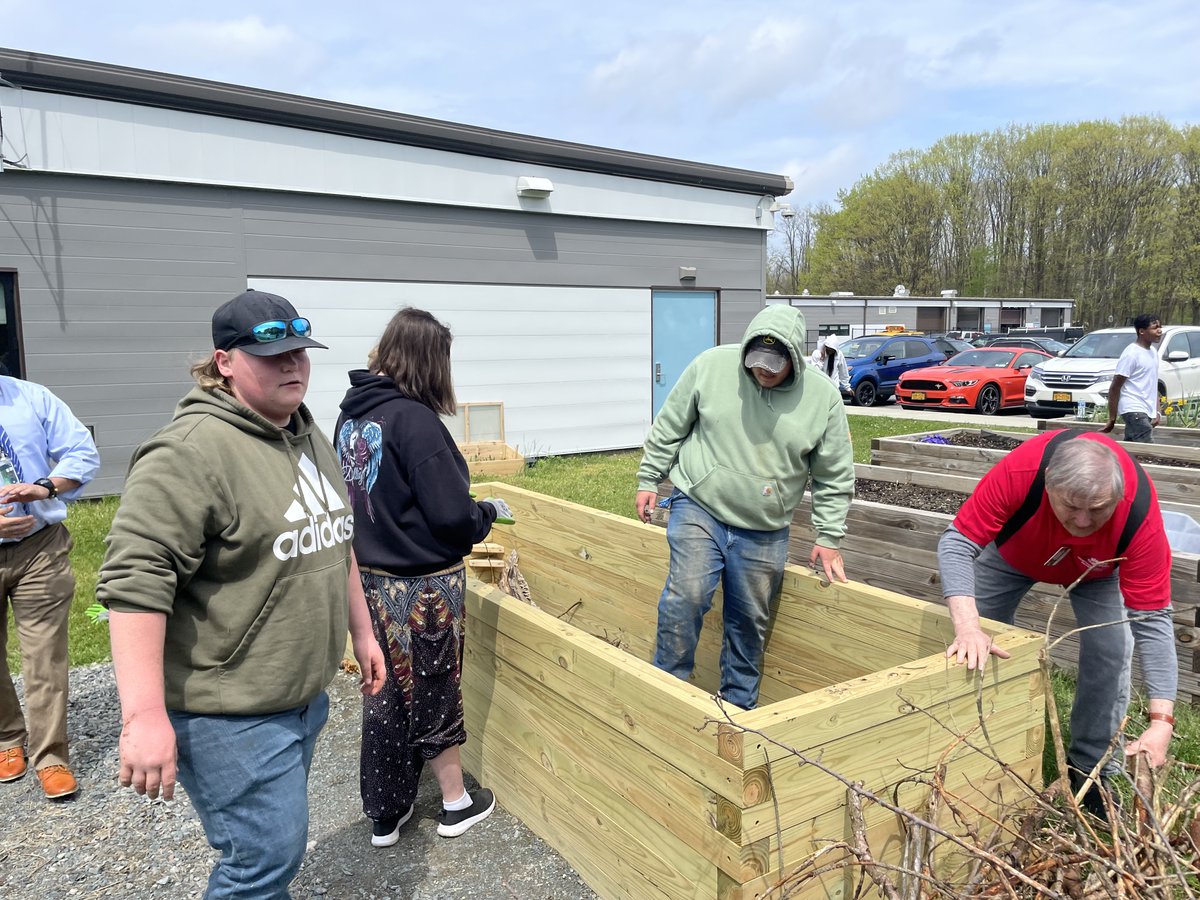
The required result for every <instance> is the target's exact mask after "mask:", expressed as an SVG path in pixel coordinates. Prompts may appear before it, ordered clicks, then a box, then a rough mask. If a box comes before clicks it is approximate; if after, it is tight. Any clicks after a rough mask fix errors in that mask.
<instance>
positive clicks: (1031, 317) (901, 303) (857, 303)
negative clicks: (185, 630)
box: [767, 286, 1075, 349]
mask: <svg viewBox="0 0 1200 900" xmlns="http://www.w3.org/2000/svg"><path fill="white" fill-rule="evenodd" d="M901 287H902V286H900V287H897V291H896V293H894V294H889V295H886V296H873V295H866V294H854V293H851V292H849V291H842V292H838V293H833V294H821V295H817V294H800V295H790V294H789V295H782V294H774V295H772V296H770V297H768V298H767V303H769V304H773V303H786V304H790V305H791V306H794V307H796V308H797V309H799V310H800V311H801V312H803V313H804V317H805V320H806V322H807V324H808V342H809V346H810V349H811V348H813V347H815V346H816V342H817V338H818V337H819V336H820V335H822V334H837V335H842V336H850V337H858V336H860V335H864V334H877V333H879V332H882V331H884V330H886V329H887V328H888V327H889V326H891V327H893V328H894V327H896V326H903V328H904V329H906V330H909V331H921V332H925V333H927V334H936V333H941V332H945V331H977V332H982V333H985V334H987V333H990V334H1004V333H1005V332H1007V331H1009V330H1010V329H1012V328H1058V327H1061V326H1064V325H1070V324H1072V315H1073V314H1074V311H1075V301H1074V300H1071V299H1066V298H1036V297H960V296H959V295H958V291H956V290H953V289H947V290H945V291H942V293H941V295H940V296H937V297H919V296H915V295H912V294H909V293H908V292H907V291H902V290H901Z"/></svg>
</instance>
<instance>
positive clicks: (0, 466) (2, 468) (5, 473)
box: [0, 450, 17, 485]
mask: <svg viewBox="0 0 1200 900" xmlns="http://www.w3.org/2000/svg"><path fill="white" fill-rule="evenodd" d="M16 483H17V470H16V469H15V468H14V467H13V464H12V460H11V459H9V458H8V454H7V453H5V452H4V451H3V450H0V484H5V485H9V484H16Z"/></svg>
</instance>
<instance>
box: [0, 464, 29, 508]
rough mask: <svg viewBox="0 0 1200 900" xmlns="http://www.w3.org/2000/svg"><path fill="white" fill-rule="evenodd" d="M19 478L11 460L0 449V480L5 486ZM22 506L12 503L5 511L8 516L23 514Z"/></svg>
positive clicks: (14, 482)
mask: <svg viewBox="0 0 1200 900" xmlns="http://www.w3.org/2000/svg"><path fill="white" fill-rule="evenodd" d="M19 480H20V479H18V478H17V469H16V467H15V466H14V465H13V464H12V460H11V459H9V458H8V454H7V453H5V452H4V451H3V450H0V482H3V484H4V485H5V486H7V485H10V484H16V483H17V482H18V481H19ZM0 505H3V504H0ZM22 506H23V505H22V504H20V503H14V504H12V509H10V510H9V511H8V512H7V513H6V515H10V516H23V515H25V510H24V509H23V508H22Z"/></svg>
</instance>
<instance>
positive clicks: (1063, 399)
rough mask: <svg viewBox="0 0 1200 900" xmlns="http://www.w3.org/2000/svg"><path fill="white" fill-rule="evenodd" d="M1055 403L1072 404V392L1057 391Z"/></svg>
mask: <svg viewBox="0 0 1200 900" xmlns="http://www.w3.org/2000/svg"><path fill="white" fill-rule="evenodd" d="M1054 401H1055V402H1056V403H1070V402H1071V392H1070V391H1055V392H1054Z"/></svg>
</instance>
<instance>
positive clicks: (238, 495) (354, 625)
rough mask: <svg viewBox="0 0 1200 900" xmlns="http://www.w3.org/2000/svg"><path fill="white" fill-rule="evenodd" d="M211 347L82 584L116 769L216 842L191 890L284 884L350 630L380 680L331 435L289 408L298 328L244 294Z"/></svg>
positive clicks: (277, 892)
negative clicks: (90, 596) (99, 645)
mask: <svg viewBox="0 0 1200 900" xmlns="http://www.w3.org/2000/svg"><path fill="white" fill-rule="evenodd" d="M212 330H213V345H214V347H215V348H216V349H214V351H213V353H212V356H211V357H210V358H209V359H208V360H206V361H205V362H203V363H200V364H199V365H197V366H195V367H194V368H193V370H192V372H193V375H194V376H195V377H196V379H197V381H198V382H199V386H198V387H196V388H194V389H193V390H192V391H191V392H190V393H189V394H188V395H187V396H185V397H184V398H183V400H182V401H181V402H180V403H179V406H178V407H177V408H176V410H175V416H174V418H173V419H172V421H171V422H170V424H168V425H167V426H166V427H164V428H163V429H162V430H161V431H159V432H158V434H156V435H155V436H154V437H152V438H151V439H150V440H148V441H146V443H144V444H142V445H141V446H140V447H139V448H138V450H137V452H136V453H135V454H134V457H133V461H132V464H131V467H130V471H129V475H128V478H127V479H126V482H125V493H124V496H123V498H122V502H121V507H120V509H119V510H118V512H117V515H116V517H115V518H114V520H113V525H112V530H111V531H110V533H109V535H108V552H107V555H106V557H105V560H104V564H103V566H102V568H101V571H100V579H99V584H98V586H97V589H96V595H97V597H98V598H99V600H100V602H101V603H103V604H104V605H105V606H107V607H108V609H109V610H110V618H109V625H110V628H111V638H112V650H113V666H114V669H115V672H116V678H117V689H118V691H119V693H120V698H121V716H122V729H121V739H120V752H121V772H120V781H121V784H123V785H125V786H132V787H133V788H134V790H135V791H137V793H139V794H146V795H148V796H150V797H151V798H154V797H157V796H158V795H159V792H160V791H161V793H162V796H163V798H164V799H167V800H170V799H171V798H172V796H173V794H174V788H175V779H176V776H177V775H178V779H179V781H180V782H181V783H182V784H183V785H184V787H185V788H187V792H188V796H189V798H190V799H191V801H192V805H193V806H194V807H195V809H196V812H197V813H198V814H199V816H200V821H201V822H202V823H203V825H204V830H205V834H206V835H207V836H208V840H209V843H211V844H212V845H213V847H214V848H216V849H218V850H220V851H221V856H220V858H219V859H218V861H217V864H216V867H215V868H214V869H213V872H212V875H211V876H210V878H209V883H208V891H207V892H206V893H205V897H206V898H230V897H247V898H249V897H254V898H286V897H288V896H289V894H288V884H289V883H290V882H291V880H292V878H293V877H294V876H295V874H296V871H297V870H298V869H299V867H300V863H301V861H302V860H303V858H304V851H305V845H306V842H307V836H308V800H307V785H308V770H309V766H310V765H311V763H312V755H313V747H314V744H315V742H316V738H317V734H318V733H319V732H320V730H321V727H322V726H323V725H324V723H325V719H326V717H327V714H328V711H329V700H328V697H327V696H326V694H325V687H326V685H327V684H328V683H329V681H330V680H331V679H332V678H333V676H334V674H335V673H336V672H337V670H338V666H339V665H340V663H341V660H342V655H343V651H344V649H345V641H346V631H347V626H349V630H350V634H351V639H352V641H353V645H354V654H355V657H356V658H357V660H358V663H359V667H360V669H361V671H362V673H363V674H362V681H363V692H364V693H372V692H377V691H378V690H379V689H380V688H381V687H382V685H383V679H384V671H383V666H384V662H383V655H382V653H381V651H380V649H379V647H378V645H376V643H375V640H374V637H373V636H372V634H371V623H370V617H369V614H368V613H367V609H366V604H365V602H364V599H363V595H362V587H361V584H360V581H359V576H358V568H357V565H356V563H355V561H354V556H353V553H352V550H351V546H352V545H351V540H352V538H353V535H354V516H353V513H352V511H351V509H350V506H349V501H348V498H347V497H346V493H345V487H344V484H343V482H342V478H341V472H340V470H339V467H338V464H337V461H336V459H335V458H334V455H333V448H332V447H331V446H330V444H329V442H328V441H327V440H326V439H325V438H324V437H323V436H322V435H321V434H320V432H319V431H318V430H317V428H316V427H315V425H314V424H313V419H312V416H311V415H310V413H309V412H308V409H307V408H306V407H305V406H304V405H303V403H302V401H303V399H304V394H305V391H306V390H307V387H308V377H309V371H310V364H309V360H308V355H307V348H309V347H323V346H324V345H323V344H319V343H317V342H316V341H314V340H312V338H311V337H310V335H311V326H310V325H309V322H308V320H307V319H303V318H300V317H299V316H298V315H297V314H296V310H295V309H294V308H293V307H292V305H291V304H290V303H289V302H288V301H287V300H285V299H284V298H282V297H279V296H276V295H274V294H267V293H264V292H258V291H247V292H245V293H243V294H240V295H239V296H237V297H235V298H234V299H233V300H231V301H229V302H228V303H226V304H224V305H223V306H221V307H220V308H219V309H218V310H217V311H216V313H215V314H214V315H213V321H212Z"/></svg>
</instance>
